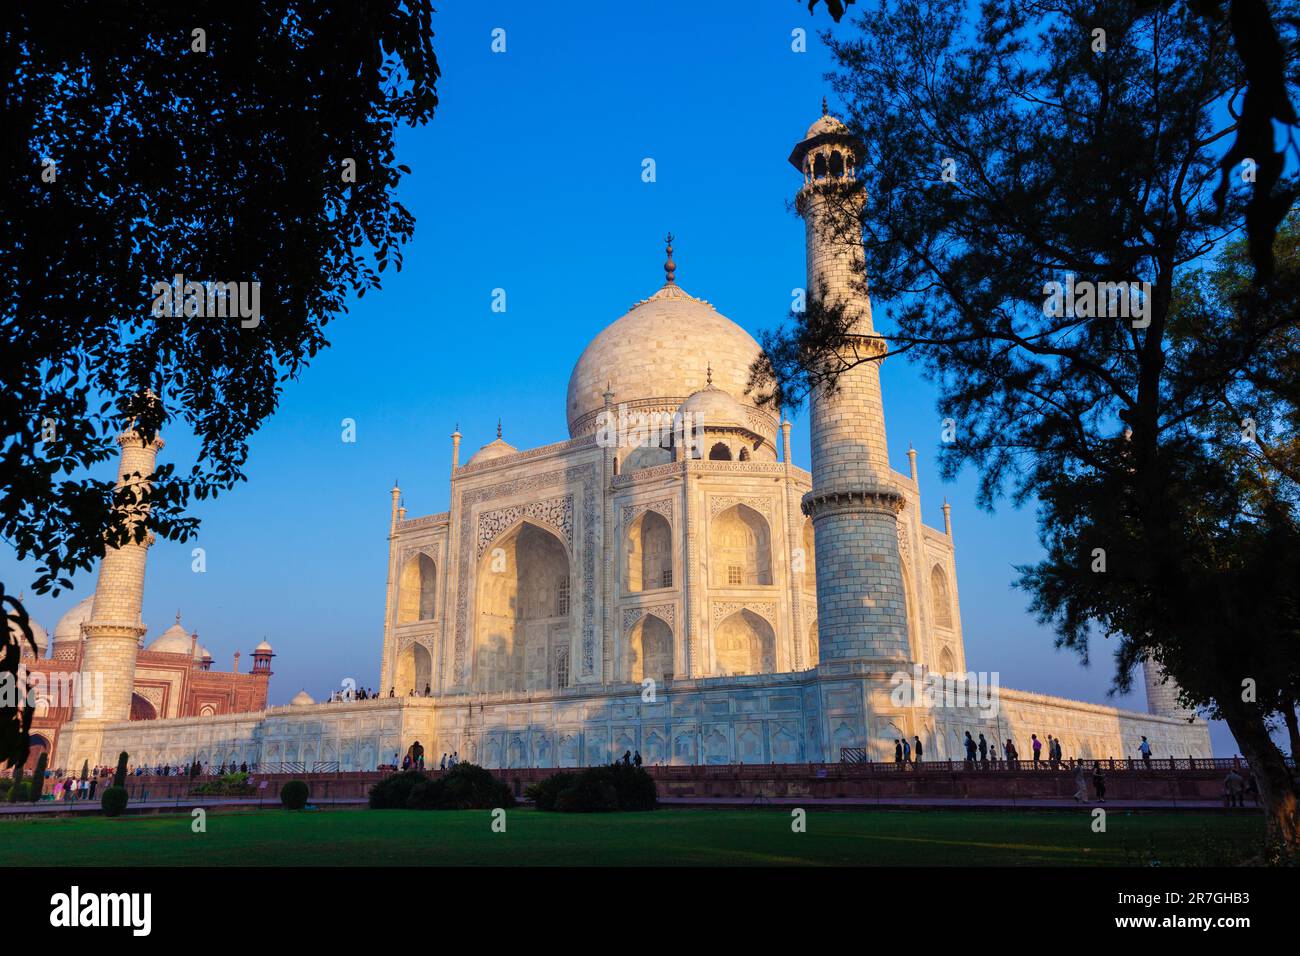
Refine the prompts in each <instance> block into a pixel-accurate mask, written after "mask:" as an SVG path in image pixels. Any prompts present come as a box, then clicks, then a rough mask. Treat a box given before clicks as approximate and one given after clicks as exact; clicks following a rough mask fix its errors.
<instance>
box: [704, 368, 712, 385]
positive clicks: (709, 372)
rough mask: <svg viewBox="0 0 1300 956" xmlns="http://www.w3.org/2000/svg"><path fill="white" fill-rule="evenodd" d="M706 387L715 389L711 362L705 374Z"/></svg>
mask: <svg viewBox="0 0 1300 956" xmlns="http://www.w3.org/2000/svg"><path fill="white" fill-rule="evenodd" d="M704 387H705V388H712V387H713V363H712V362H710V363H709V364H708V367H707V368H706V369H705V372H704Z"/></svg>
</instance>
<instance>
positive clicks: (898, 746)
mask: <svg viewBox="0 0 1300 956" xmlns="http://www.w3.org/2000/svg"><path fill="white" fill-rule="evenodd" d="M894 763H896V764H898V765H899V766H902V763H903V742H902V741H901V740H899V739H898V738H897V737H895V738H894Z"/></svg>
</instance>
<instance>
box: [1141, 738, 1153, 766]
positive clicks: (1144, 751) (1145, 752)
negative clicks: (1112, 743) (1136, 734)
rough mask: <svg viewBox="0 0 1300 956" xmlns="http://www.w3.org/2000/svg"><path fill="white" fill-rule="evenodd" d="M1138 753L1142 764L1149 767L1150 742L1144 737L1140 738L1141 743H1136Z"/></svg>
mask: <svg viewBox="0 0 1300 956" xmlns="http://www.w3.org/2000/svg"><path fill="white" fill-rule="evenodd" d="M1138 753H1140V754H1141V755H1142V766H1143V767H1147V768H1149V767H1150V766H1151V744H1150V743H1148V742H1147V739H1146V737H1143V738H1142V743H1140V744H1138Z"/></svg>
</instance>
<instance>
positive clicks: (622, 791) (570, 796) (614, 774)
mask: <svg viewBox="0 0 1300 956" xmlns="http://www.w3.org/2000/svg"><path fill="white" fill-rule="evenodd" d="M529 796H531V797H532V798H533V800H534V801H535V802H536V804H537V809H539V810H558V811H560V812H561V813H599V812H604V811H609V810H653V809H654V808H655V806H656V805H657V804H658V802H659V796H658V792H657V790H656V789H655V782H654V778H653V777H651V776H650V774H648V773H646V772H645V770H643V769H642V768H640V767H633V766H629V765H625V764H612V765H611V766H608V767H591V768H589V769H587V770H584V771H582V772H581V773H576V774H575V773H557V774H554V775H553V776H550V777H547V778H546V779H545V780H543V781H542V782H541V783H538V784H534V785H533V786H532V787H530V788H529Z"/></svg>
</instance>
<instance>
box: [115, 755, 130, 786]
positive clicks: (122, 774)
mask: <svg viewBox="0 0 1300 956" xmlns="http://www.w3.org/2000/svg"><path fill="white" fill-rule="evenodd" d="M129 759H130V758H129V757H128V756H127V753H126V751H125V750H123V751H122V752H121V753H120V754H118V755H117V770H115V771H113V786H115V787H125V786H126V763H127V761H128V760H129Z"/></svg>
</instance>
